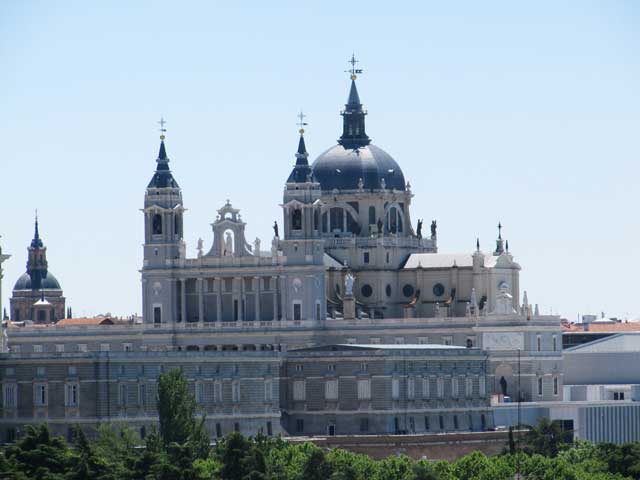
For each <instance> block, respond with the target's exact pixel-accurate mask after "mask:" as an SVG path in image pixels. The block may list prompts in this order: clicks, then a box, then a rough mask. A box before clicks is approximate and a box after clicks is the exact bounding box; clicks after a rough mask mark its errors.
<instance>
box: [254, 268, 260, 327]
mask: <svg viewBox="0 0 640 480" xmlns="http://www.w3.org/2000/svg"><path fill="white" fill-rule="evenodd" d="M253 292H254V295H255V308H254V310H255V315H256V318H255V321H256V322H259V321H260V277H253Z"/></svg>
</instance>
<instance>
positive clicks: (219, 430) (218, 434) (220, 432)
mask: <svg viewBox="0 0 640 480" xmlns="http://www.w3.org/2000/svg"><path fill="white" fill-rule="evenodd" d="M216 437H218V438H220V437H222V426H221V425H220V424H219V423H216Z"/></svg>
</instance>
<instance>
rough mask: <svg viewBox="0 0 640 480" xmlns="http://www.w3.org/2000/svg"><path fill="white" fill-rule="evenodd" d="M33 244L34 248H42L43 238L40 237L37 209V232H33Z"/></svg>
mask: <svg viewBox="0 0 640 480" xmlns="http://www.w3.org/2000/svg"><path fill="white" fill-rule="evenodd" d="M31 246H32V247H33V248H42V246H43V244H42V240H41V239H40V232H38V211H37V210H36V220H35V232H34V233H33V240H31Z"/></svg>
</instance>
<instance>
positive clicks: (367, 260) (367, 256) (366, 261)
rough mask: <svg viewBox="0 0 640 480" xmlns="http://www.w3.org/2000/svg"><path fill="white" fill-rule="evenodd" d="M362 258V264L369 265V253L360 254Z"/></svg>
mask: <svg viewBox="0 0 640 480" xmlns="http://www.w3.org/2000/svg"><path fill="white" fill-rule="evenodd" d="M362 257H363V258H362V261H363V263H369V252H364V253H363V254H362Z"/></svg>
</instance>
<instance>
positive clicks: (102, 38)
mask: <svg viewBox="0 0 640 480" xmlns="http://www.w3.org/2000/svg"><path fill="white" fill-rule="evenodd" d="M516 3H517V4H516ZM639 21H640V4H638V3H637V2H633V1H627V2H624V1H610V2H589V1H575V2H563V1H539V2H529V4H528V5H524V2H507V1H505V2H476V1H468V2H422V1H415V2H393V3H389V2H372V1H362V2H356V1H353V2H345V1H335V2H334V1H322V2H300V1H296V2H263V1H260V2H205V1H203V2H190V1H180V2H176V1H153V2H150V1H149V2H143V1H141V2H125V1H120V2H118V1H111V2H87V1H76V2H72V1H62V2H50V1H41V2H36V1H19V0H13V1H11V0H8V1H3V2H1V3H0V156H1V157H2V160H1V161H0V181H1V187H0V205H1V206H0V209H1V210H0V212H1V214H2V215H1V217H0V218H1V220H2V221H1V222H0V234H2V239H1V240H0V241H1V242H2V245H3V247H4V250H5V252H6V253H11V254H13V258H12V259H11V260H9V261H8V262H7V263H5V270H6V272H5V280H4V291H3V297H4V298H3V302H4V305H7V306H8V298H9V296H10V290H11V288H12V286H13V283H14V282H15V280H16V278H17V277H18V276H19V275H20V274H21V273H22V272H23V271H24V266H25V262H26V253H27V251H26V247H27V245H28V243H29V241H30V239H31V238H32V235H33V212H34V210H35V209H36V208H38V210H39V212H40V219H41V233H42V236H43V238H44V241H45V243H46V245H47V247H48V258H49V265H50V269H51V271H52V272H53V273H54V274H55V275H56V276H57V277H58V279H59V280H60V282H61V283H62V286H63V288H64V291H65V294H66V296H67V298H68V304H69V305H70V306H72V307H73V309H74V314H75V315H76V316H78V315H81V314H86V315H92V314H97V313H100V312H106V311H111V312H113V313H117V314H131V313H135V312H138V313H139V312H140V310H141V307H140V305H141V300H140V298H141V293H140V280H139V273H138V269H139V268H140V266H141V262H142V259H141V257H142V248H141V244H142V241H143V223H142V214H141V213H140V211H139V209H140V208H141V207H142V202H143V195H144V189H145V187H146V184H147V182H148V181H149V178H150V177H151V175H152V172H153V169H154V167H155V162H154V160H155V158H156V155H157V150H158V132H157V127H158V125H157V124H156V121H157V120H158V119H159V117H160V116H161V115H164V117H165V118H166V119H167V120H168V122H169V123H168V124H167V128H168V133H167V151H168V154H169V157H170V158H171V166H172V169H173V171H174V174H175V177H176V179H177V180H178V182H179V183H180V185H181V187H182V190H183V196H184V202H185V206H186V207H187V208H188V212H187V216H186V220H185V236H186V241H187V248H188V253H189V255H190V256H194V255H195V253H196V252H195V246H196V241H197V239H198V237H202V238H203V239H205V242H206V243H207V244H209V243H210V242H211V237H212V235H211V229H210V226H209V223H210V222H211V221H212V220H213V219H214V217H215V211H216V209H217V208H219V207H220V206H221V205H222V204H223V202H224V200H225V199H227V198H230V199H231V200H232V201H233V203H234V205H236V206H237V207H239V208H241V209H242V213H243V217H244V219H245V220H246V221H247V222H248V226H247V229H248V237H249V238H250V239H253V238H255V237H256V236H259V237H261V238H262V240H263V245H264V244H266V243H267V242H268V240H269V238H270V236H271V234H272V231H271V223H272V222H273V220H274V219H276V218H277V219H278V220H279V219H280V217H281V214H280V211H279V207H278V203H280V201H281V199H282V188H283V184H284V181H285V179H286V177H287V175H288V174H289V171H290V169H291V166H292V164H293V162H294V156H293V154H294V152H295V148H296V142H297V138H296V137H297V134H296V130H297V127H296V125H295V122H296V117H295V115H296V114H297V113H298V111H299V109H300V108H303V109H304V111H305V112H306V113H307V114H308V115H309V116H308V121H309V123H310V125H309V127H308V128H307V132H308V134H307V136H306V138H307V147H308V149H309V151H310V154H311V157H312V158H315V156H316V155H318V154H319V153H321V152H322V151H323V150H325V149H326V148H328V147H330V146H331V145H332V144H333V143H335V139H336V138H337V137H338V135H339V132H340V117H339V110H340V108H341V107H342V105H343V104H344V102H345V101H346V97H347V90H348V78H347V75H346V74H345V73H343V71H344V70H345V69H346V68H347V67H348V65H347V63H346V62H347V59H348V58H349V56H350V54H351V53H352V51H353V52H355V53H356V55H357V56H358V57H359V59H360V60H361V64H360V66H361V67H362V68H364V70H365V73H364V74H363V75H362V76H361V77H360V79H359V90H360V96H361V99H362V101H363V102H364V103H365V107H366V108H367V109H368V110H369V116H368V123H367V130H368V133H369V134H370V136H371V137H372V139H373V141H374V142H375V143H376V144H378V145H379V146H381V147H382V148H384V149H385V150H387V151H388V152H389V153H391V154H392V155H393V156H394V157H395V158H396V160H397V161H398V162H399V164H400V165H401V167H402V168H403V171H404V174H405V177H406V178H407V179H408V180H410V181H411V184H412V186H413V191H414V193H415V198H414V203H413V207H412V208H413V210H412V215H413V218H414V219H415V218H425V219H427V221H430V220H431V219H432V218H435V219H437V220H438V225H439V230H438V232H439V246H440V251H441V252H471V251H472V250H473V249H474V247H475V239H476V236H479V237H480V240H481V244H482V248H483V249H484V250H485V251H489V250H491V249H492V248H493V246H494V239H495V236H496V228H495V226H496V225H497V223H498V221H501V222H502V223H503V225H504V230H503V232H504V235H505V236H506V237H507V238H508V239H509V241H510V246H511V250H512V252H513V254H514V255H515V257H516V259H517V261H519V262H520V264H521V265H522V267H523V270H522V274H521V286H522V287H523V289H526V290H527V291H528V294H529V299H530V300H531V301H532V302H534V303H539V304H540V306H541V309H542V311H543V312H549V311H550V309H553V311H554V313H561V314H563V315H566V316H567V317H569V318H570V319H575V317H576V316H577V314H578V313H589V312H600V311H601V310H604V311H605V312H606V313H607V314H609V315H618V316H628V317H629V318H634V317H637V316H639V315H640V304H639V302H638V299H639V297H640V296H639V295H638V290H639V286H640V285H639V282H638V280H637V278H638V269H639V268H640V242H639V241H638V237H639V236H640V226H639V218H640V217H639V216H638V213H637V206H638V195H637V190H638V188H637V186H638V178H639V176H640V167H639V162H638V151H639V148H640V141H639V140H640V134H639V132H640V93H639V92H640V89H639V85H640V56H639V55H638V52H640V33H639V32H640V30H639V29H638V25H639Z"/></svg>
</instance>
